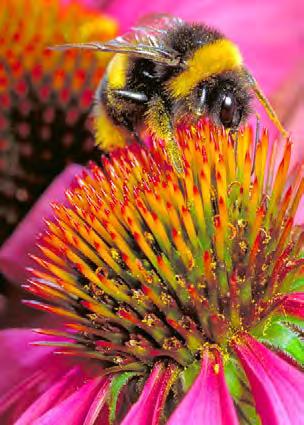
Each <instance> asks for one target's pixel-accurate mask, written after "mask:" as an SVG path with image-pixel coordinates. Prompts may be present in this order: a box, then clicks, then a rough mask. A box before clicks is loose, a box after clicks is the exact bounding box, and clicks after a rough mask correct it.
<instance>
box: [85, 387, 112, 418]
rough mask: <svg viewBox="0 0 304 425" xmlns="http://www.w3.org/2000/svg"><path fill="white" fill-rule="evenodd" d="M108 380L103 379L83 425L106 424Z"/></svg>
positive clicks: (107, 414) (107, 415) (107, 416)
mask: <svg viewBox="0 0 304 425" xmlns="http://www.w3.org/2000/svg"><path fill="white" fill-rule="evenodd" d="M109 386H110V381H109V380H107V379H105V380H104V382H103V385H102V386H101V388H100V390H99V391H98V393H97V395H96V396H95V399H94V401H93V403H92V404H91V407H90V409H89V411H88V413H87V416H86V418H85V421H84V423H83V425H98V424H100V425H108V424H109V410H108V406H107V405H106V401H107V395H108V390H109Z"/></svg>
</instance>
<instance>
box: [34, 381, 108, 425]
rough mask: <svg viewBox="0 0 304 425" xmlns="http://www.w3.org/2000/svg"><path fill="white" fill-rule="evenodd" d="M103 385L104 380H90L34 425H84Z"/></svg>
mask: <svg viewBox="0 0 304 425" xmlns="http://www.w3.org/2000/svg"><path fill="white" fill-rule="evenodd" d="M103 385H104V378H94V379H91V380H89V381H88V382H87V383H86V384H84V385H82V386H81V387H80V388H79V389H78V390H76V391H75V392H73V393H72V394H71V395H70V396H69V397H67V398H66V399H65V400H64V401H62V402H61V403H59V404H57V405H55V407H53V408H52V409H50V410H48V411H47V412H46V413H45V414H44V415H43V416H41V417H40V418H38V419H36V420H35V421H34V422H32V425H54V424H63V425H68V424H73V425H83V423H84V420H85V418H86V415H87V413H88V411H89V409H90V407H91V404H92V403H93V401H94V399H95V396H96V394H97V393H98V391H99V389H100V388H101V387H102V386H103Z"/></svg>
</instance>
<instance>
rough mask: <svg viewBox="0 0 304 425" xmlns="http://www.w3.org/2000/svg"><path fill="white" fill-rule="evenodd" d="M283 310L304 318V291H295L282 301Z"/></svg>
mask: <svg viewBox="0 0 304 425" xmlns="http://www.w3.org/2000/svg"><path fill="white" fill-rule="evenodd" d="M281 308H282V310H283V312H285V313H287V314H290V315H291V316H295V317H299V318H300V319H304V292H294V293H293V294H289V295H287V296H286V298H285V299H284V301H283V302H282V305H281Z"/></svg>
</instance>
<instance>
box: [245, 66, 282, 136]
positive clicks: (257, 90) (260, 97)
mask: <svg viewBox="0 0 304 425" xmlns="http://www.w3.org/2000/svg"><path fill="white" fill-rule="evenodd" d="M244 72H245V75H246V77H247V80H248V82H249V84H250V87H251V88H252V90H253V91H254V93H255V95H256V97H257V99H258V100H259V102H260V103H261V105H262V106H263V107H264V109H265V111H266V113H267V115H268V116H269V118H270V119H271V121H272V122H273V123H274V124H275V126H276V127H277V129H278V130H279V131H280V133H281V134H282V135H283V137H287V136H288V132H287V131H286V130H285V128H284V127H283V125H282V123H281V121H280V120H279V117H278V116H277V114H276V112H275V111H274V109H273V107H272V106H271V104H270V102H269V100H268V99H267V97H266V96H265V94H264V93H263V91H262V89H261V87H260V86H259V85H258V83H257V81H256V79H255V78H254V76H253V75H252V74H251V73H250V72H249V71H248V69H246V68H244Z"/></svg>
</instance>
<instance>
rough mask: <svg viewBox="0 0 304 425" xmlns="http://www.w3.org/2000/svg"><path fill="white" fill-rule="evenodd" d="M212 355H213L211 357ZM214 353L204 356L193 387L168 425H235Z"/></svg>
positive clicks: (230, 402)
mask: <svg viewBox="0 0 304 425" xmlns="http://www.w3.org/2000/svg"><path fill="white" fill-rule="evenodd" d="M213 354H214V355H213ZM238 423H239V422H238V419H237V415H236V411H235V409H234V406H233V401H232V398H231V396H230V394H229V392H228V388H227V385H226V382H225V377H224V372H223V364H222V360H221V356H220V354H219V353H218V351H214V352H213V351H212V352H209V351H206V352H205V353H204V357H203V361H202V368H201V371H200V373H199V375H198V377H197V378H196V380H195V382H194V384H193V385H192V387H191V388H190V390H189V391H188V393H187V394H186V395H185V397H184V398H183V400H182V401H181V403H180V404H179V405H178V407H177V408H176V410H175V411H174V412H173V414H172V416H171V417H170V419H169V421H168V425H186V424H187V425H198V424H202V425H238Z"/></svg>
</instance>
